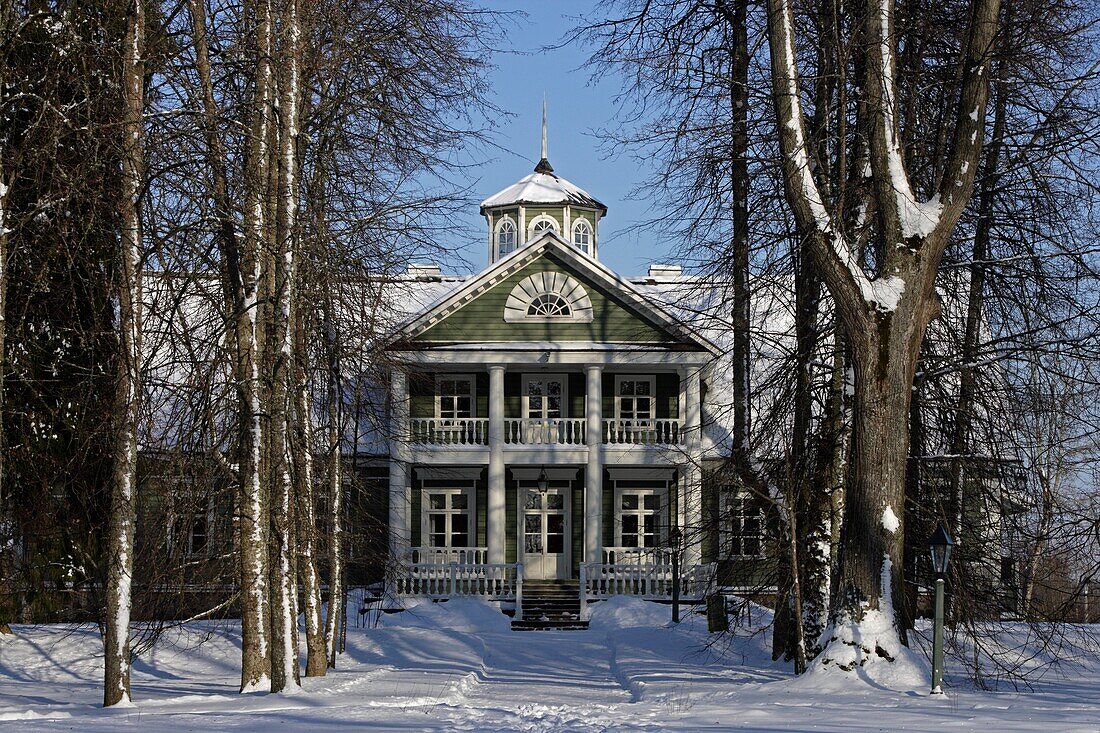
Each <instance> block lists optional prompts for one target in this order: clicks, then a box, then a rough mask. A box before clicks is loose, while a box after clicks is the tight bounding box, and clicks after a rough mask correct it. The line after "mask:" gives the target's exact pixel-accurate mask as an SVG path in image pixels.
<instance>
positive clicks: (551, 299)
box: [527, 293, 573, 318]
mask: <svg viewBox="0 0 1100 733" xmlns="http://www.w3.org/2000/svg"><path fill="white" fill-rule="evenodd" d="M572 312H573V309H572V308H570V307H569V303H568V301H566V300H565V298H563V297H561V296H560V295H558V294H557V293H543V294H542V295H539V296H536V297H535V299H534V300H532V301H531V305H529V306H527V315H529V316H544V317H546V318H568V317H569V316H570V315H571V314H572Z"/></svg>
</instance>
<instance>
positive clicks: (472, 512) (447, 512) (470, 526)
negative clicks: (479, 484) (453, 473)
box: [420, 481, 477, 550]
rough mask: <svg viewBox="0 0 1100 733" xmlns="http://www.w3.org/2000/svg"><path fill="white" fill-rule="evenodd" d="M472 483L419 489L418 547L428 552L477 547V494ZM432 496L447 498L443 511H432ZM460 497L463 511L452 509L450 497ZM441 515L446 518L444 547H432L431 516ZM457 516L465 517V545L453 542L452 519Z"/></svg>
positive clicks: (456, 483)
mask: <svg viewBox="0 0 1100 733" xmlns="http://www.w3.org/2000/svg"><path fill="white" fill-rule="evenodd" d="M474 486H475V485H474V482H472V481H471V482H469V483H468V484H467V483H465V482H462V481H456V482H454V485H453V486H447V487H438V486H432V487H429V486H422V487H421V489H420V545H421V546H422V547H424V548H425V549H428V550H447V549H452V548H460V549H465V548H471V547H477V527H476V526H475V522H476V521H477V492H476V491H475V490H474ZM432 494H442V495H444V496H446V497H448V498H447V500H446V504H447V506H446V507H445V508H443V509H432V503H431V496H432ZM456 495H461V496H465V497H466V508H465V509H454V508H452V507H451V504H452V501H453V500H452V499H451V497H453V496H456ZM433 514H443V515H444V516H445V517H446V524H445V526H444V532H443V534H444V537H445V542H446V543H447V544H446V545H438V546H437V545H433V544H432V534H433V532H432V523H431V515H433ZM459 514H464V515H466V543H467V544H465V545H455V544H453V541H454V535H455V531H454V525H453V521H454V519H453V518H454V517H455V516H456V515H459Z"/></svg>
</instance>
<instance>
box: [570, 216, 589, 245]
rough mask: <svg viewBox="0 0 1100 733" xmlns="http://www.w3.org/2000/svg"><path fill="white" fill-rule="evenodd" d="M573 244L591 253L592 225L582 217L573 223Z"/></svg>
mask: <svg viewBox="0 0 1100 733" xmlns="http://www.w3.org/2000/svg"><path fill="white" fill-rule="evenodd" d="M573 246H574V247H576V248H577V249H579V250H580V251H581V252H584V253H585V254H591V253H592V225H591V224H589V223H588V222H587V221H585V220H584V219H580V220H578V221H577V223H576V224H574V225H573Z"/></svg>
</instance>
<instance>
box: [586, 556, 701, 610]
mask: <svg viewBox="0 0 1100 733" xmlns="http://www.w3.org/2000/svg"><path fill="white" fill-rule="evenodd" d="M714 570H715V566H714V563H707V564H705V565H688V566H686V567H683V568H681V569H680V597H681V598H682V599H683V600H684V601H692V600H700V599H702V598H703V597H705V596H706V594H707V591H708V588H709V587H710V585H711V583H712V581H713V579H714ZM621 595H631V596H641V597H642V598H648V599H666V598H671V597H672V564H671V563H668V564H665V563H660V564H656V563H650V564H646V563H583V564H582V565H581V600H582V601H583V602H587V601H588V600H594V599H601V598H610V597H611V596H621Z"/></svg>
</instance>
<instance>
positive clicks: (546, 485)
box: [535, 468, 550, 494]
mask: <svg viewBox="0 0 1100 733" xmlns="http://www.w3.org/2000/svg"><path fill="white" fill-rule="evenodd" d="M535 486H537V487H538V489H539V493H540V494H545V493H546V492H547V491H548V490H549V489H550V479H548V478H547V477H546V468H543V469H542V470H541V471H539V477H538V479H536V480H535Z"/></svg>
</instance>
